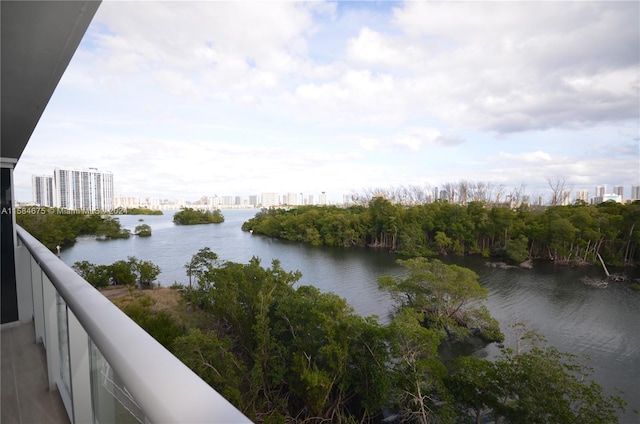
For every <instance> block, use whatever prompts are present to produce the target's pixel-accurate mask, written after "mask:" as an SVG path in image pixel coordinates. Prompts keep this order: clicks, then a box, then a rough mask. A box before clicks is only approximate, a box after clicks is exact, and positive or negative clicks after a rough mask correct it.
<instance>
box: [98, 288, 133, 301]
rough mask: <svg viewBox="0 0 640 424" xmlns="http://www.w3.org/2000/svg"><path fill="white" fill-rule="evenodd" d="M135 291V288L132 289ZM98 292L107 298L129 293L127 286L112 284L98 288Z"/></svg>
mask: <svg viewBox="0 0 640 424" xmlns="http://www.w3.org/2000/svg"><path fill="white" fill-rule="evenodd" d="M134 291H135V290H134ZM100 293H102V295H103V296H104V297H106V298H107V299H114V298H116V297H122V296H126V295H128V294H129V287H126V286H112V287H106V288H104V289H102V290H100Z"/></svg>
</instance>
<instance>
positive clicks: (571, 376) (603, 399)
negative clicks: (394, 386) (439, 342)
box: [445, 324, 626, 424]
mask: <svg viewBox="0 0 640 424" xmlns="http://www.w3.org/2000/svg"><path fill="white" fill-rule="evenodd" d="M514 331H515V332H516V347H515V349H513V348H506V349H504V350H503V352H502V354H501V356H500V357H499V358H498V359H497V360H496V361H495V362H491V361H489V360H486V359H480V358H468V357H463V358H459V359H456V360H455V361H454V363H453V367H452V368H453V372H452V374H451V375H450V376H449V377H447V378H446V379H445V385H446V386H447V387H448V389H449V390H450V391H451V393H452V395H453V396H454V398H455V400H456V403H457V404H458V405H459V412H460V413H461V414H462V415H466V414H467V413H468V411H471V412H472V415H473V416H474V418H475V420H476V422H481V420H482V416H483V415H484V414H485V413H490V414H492V415H493V418H494V420H495V422H506V423H523V422H528V423H529V422H530V423H572V422H580V423H592V424H604V423H611V422H617V418H616V415H615V413H616V411H617V410H624V408H625V405H626V402H625V401H623V400H622V399H621V398H620V397H618V396H605V395H604V393H603V390H602V387H601V386H599V385H598V384H596V383H595V382H593V381H591V382H590V381H589V376H590V375H591V374H592V370H591V369H590V368H589V367H587V366H585V365H584V364H583V362H582V361H584V360H585V358H583V359H582V361H580V360H579V358H578V357H577V356H575V355H572V354H568V353H563V352H560V351H558V350H557V349H556V348H554V347H550V346H545V345H544V344H543V343H544V339H543V338H542V337H541V336H540V335H538V334H537V333H535V332H532V331H526V329H525V328H524V326H522V324H516V325H515V326H514Z"/></svg>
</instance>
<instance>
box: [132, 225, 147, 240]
mask: <svg viewBox="0 0 640 424" xmlns="http://www.w3.org/2000/svg"><path fill="white" fill-rule="evenodd" d="M134 233H135V234H136V235H138V236H140V237H149V236H150V235H151V227H150V226H148V225H147V224H140V225H138V226H136V229H135V230H134Z"/></svg>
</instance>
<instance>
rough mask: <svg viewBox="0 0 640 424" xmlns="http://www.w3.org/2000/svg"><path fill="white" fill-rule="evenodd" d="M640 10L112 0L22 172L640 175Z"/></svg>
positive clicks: (225, 185) (389, 180)
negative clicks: (67, 169)
mask: <svg viewBox="0 0 640 424" xmlns="http://www.w3.org/2000/svg"><path fill="white" fill-rule="evenodd" d="M639 93H640V3H638V2H635V1H630V2H591V1H579V2H564V1H558V2H550V1H544V2H484V1H480V2H455V1H454V2H389V1H368V2H355V1H349V2H347V1H344V2H330V1H308V2H293V1H286V2H281V1H260V2H255V1H231V2H218V1H198V2H193V1H109V0H105V1H103V3H102V5H101V6H100V8H99V10H98V12H97V13H96V15H95V17H94V19H93V21H92V23H91V25H90V27H89V29H88V30H87V33H86V34H85V37H84V39H83V41H82V42H81V44H80V46H79V48H78V50H77V51H76V53H75V55H74V57H73V59H72V61H71V63H70V64H69V66H68V68H67V70H66V72H65V74H64V75H63V77H62V80H61V81H60V84H59V85H58V87H57V89H56V91H55V93H54V95H53V97H52V98H51V100H50V102H49V104H48V106H47V108H46V110H45V112H44V114H43V116H42V119H41V120H40V122H39V124H38V126H37V127H36V130H35V131H34V133H33V136H32V138H31V140H30V141H29V143H28V145H27V147H26V148H25V150H24V152H23V155H22V157H21V158H20V161H19V163H18V165H17V167H16V169H15V173H14V182H15V189H16V198H17V200H19V201H30V200H32V195H31V176H32V175H51V174H53V169H54V168H56V167H74V168H88V167H95V168H98V169H99V170H103V171H111V172H113V175H114V189H115V193H116V194H119V195H127V196H141V197H143V198H144V197H160V198H168V199H174V198H181V199H186V200H197V199H199V198H200V197H201V196H205V195H206V196H213V195H218V196H225V195H239V196H248V195H253V194H260V193H262V192H279V193H281V194H285V193H288V192H302V193H304V194H305V196H306V195H308V194H315V195H317V194H319V193H320V192H323V191H324V192H327V194H328V195H329V198H330V199H332V200H333V201H341V200H342V196H343V194H348V193H354V192H355V193H358V192H361V191H362V190H364V189H371V188H385V187H399V186H424V187H436V186H442V185H443V184H444V183H447V182H449V183H455V182H458V181H461V180H466V181H472V182H479V181H482V182H489V183H492V184H494V185H503V186H506V187H515V186H521V185H524V186H525V187H526V191H527V192H529V193H530V194H532V195H534V194H539V195H542V194H545V191H549V190H550V189H549V181H552V182H553V181H558V180H559V179H563V180H565V179H566V183H565V188H570V189H573V190H574V191H577V190H580V189H586V190H589V192H590V195H591V196H593V195H594V189H595V186H596V185H606V186H607V192H611V191H612V187H613V186H614V185H623V186H625V196H629V195H630V187H631V185H640V94H639Z"/></svg>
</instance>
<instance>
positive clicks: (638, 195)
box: [631, 185, 640, 200]
mask: <svg viewBox="0 0 640 424" xmlns="http://www.w3.org/2000/svg"><path fill="white" fill-rule="evenodd" d="M631 200H640V185H634V186H631Z"/></svg>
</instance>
